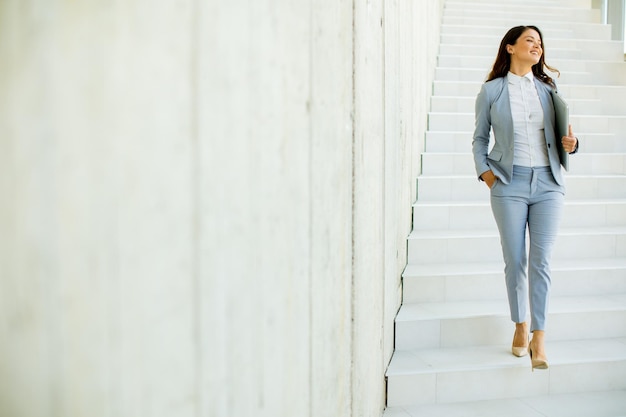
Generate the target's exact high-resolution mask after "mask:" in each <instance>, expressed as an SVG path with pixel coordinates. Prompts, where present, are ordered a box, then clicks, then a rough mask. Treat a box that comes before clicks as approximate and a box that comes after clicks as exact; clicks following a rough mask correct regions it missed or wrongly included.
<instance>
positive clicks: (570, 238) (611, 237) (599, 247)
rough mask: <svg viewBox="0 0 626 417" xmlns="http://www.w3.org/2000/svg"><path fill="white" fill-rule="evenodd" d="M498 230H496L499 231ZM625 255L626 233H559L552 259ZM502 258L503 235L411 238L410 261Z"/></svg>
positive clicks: (455, 261)
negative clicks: (501, 243)
mask: <svg viewBox="0 0 626 417" xmlns="http://www.w3.org/2000/svg"><path fill="white" fill-rule="evenodd" d="M496 233H497V232H496ZM614 256H618V257H626V234H619V233H615V234H592V233H585V234H568V235H562V234H561V235H559V238H558V239H557V241H556V243H555V246H554V250H553V259H555V260H567V259H592V258H611V257H614ZM501 258H502V249H501V246H500V237H499V236H498V235H497V234H494V235H493V236H485V237H472V236H470V237H465V236H461V237H457V238H426V237H424V238H409V241H408V261H409V263H411V264H417V265H419V264H429V263H464V262H497V261H500V260H501Z"/></svg>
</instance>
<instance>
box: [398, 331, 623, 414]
mask: <svg viewBox="0 0 626 417" xmlns="http://www.w3.org/2000/svg"><path fill="white" fill-rule="evenodd" d="M510 349H511V346H510V344H503V345H494V346H478V347H462V348H440V349H416V350H407V351H400V350H396V351H395V353H394V355H393V358H392V360H391V363H390V365H389V368H388V370H387V382H388V397H387V403H388V405H389V406H390V407H394V406H403V405H419V404H434V403H452V402H460V401H478V400H491V399H498V398H515V397H529V396H539V395H548V394H550V395H554V394H566V393H576V392H585V391H608V390H624V389H626V378H625V377H624V376H625V375H626V338H619V339H594V340H572V341H550V340H548V341H547V342H546V351H547V352H548V355H549V363H550V368H549V369H547V370H543V371H538V372H530V369H529V367H530V360H529V358H528V357H523V358H517V357H515V356H513V355H512V354H511V353H510Z"/></svg>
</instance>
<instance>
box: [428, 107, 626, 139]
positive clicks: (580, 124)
mask: <svg viewBox="0 0 626 417" xmlns="http://www.w3.org/2000/svg"><path fill="white" fill-rule="evenodd" d="M570 123H571V125H572V129H574V133H576V132H585V133H586V132H594V133H614V134H624V132H626V116H570ZM428 130H431V131H437V130H442V131H446V132H450V131H453V132H454V131H457V132H473V131H474V115H473V114H471V113H433V112H431V113H429V114H428Z"/></svg>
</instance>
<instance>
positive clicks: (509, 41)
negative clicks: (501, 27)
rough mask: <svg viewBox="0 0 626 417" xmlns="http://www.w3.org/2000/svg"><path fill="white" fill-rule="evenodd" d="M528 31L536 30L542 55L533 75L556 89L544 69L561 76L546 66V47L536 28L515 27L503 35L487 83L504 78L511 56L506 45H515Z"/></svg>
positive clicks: (555, 70)
mask: <svg viewBox="0 0 626 417" xmlns="http://www.w3.org/2000/svg"><path fill="white" fill-rule="evenodd" d="M528 29H533V30H536V31H537V33H538V34H539V39H541V48H542V49H543V53H542V54H541V58H539V62H537V63H536V64H535V65H533V67H532V71H533V75H534V76H535V77H537V78H539V79H540V80H541V81H543V82H544V83H546V84H549V85H551V86H552V87H556V85H555V84H554V80H553V79H552V77H550V76H549V75H548V74H546V72H545V71H544V68H547V69H549V70H550V71H552V72H555V73H557V74H558V75H561V73H560V72H559V70H557V69H556V68H552V67H551V66H549V65H548V64H546V60H545V58H546V46H545V45H544V43H543V35H542V34H541V31H540V30H539V28H538V27H537V26H530V25H529V26H515V27H514V28H511V29H509V31H508V32H507V33H506V35H504V38H502V41H501V42H500V49H499V50H498V55H497V56H496V61H495V62H494V63H493V67H492V68H491V72H490V73H489V75H488V76H487V81H491V80H494V79H496V78H500V77H504V76H506V75H507V74H508V72H509V69H510V68H511V55H509V53H508V51H507V50H506V46H507V45H515V43H516V42H517V40H518V39H519V38H520V36H522V34H523V33H524V32H526V31H527V30H528Z"/></svg>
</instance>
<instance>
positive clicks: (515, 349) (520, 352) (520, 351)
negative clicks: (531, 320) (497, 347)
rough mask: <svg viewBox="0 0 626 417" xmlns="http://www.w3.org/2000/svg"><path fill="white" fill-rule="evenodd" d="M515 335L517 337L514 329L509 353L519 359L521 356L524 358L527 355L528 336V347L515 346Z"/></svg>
mask: <svg viewBox="0 0 626 417" xmlns="http://www.w3.org/2000/svg"><path fill="white" fill-rule="evenodd" d="M515 335H517V329H515V333H514V334H513V343H511V352H512V353H513V355H515V356H517V357H518V358H521V357H522V356H526V355H527V354H528V346H530V335H529V336H528V345H526V346H515Z"/></svg>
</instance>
